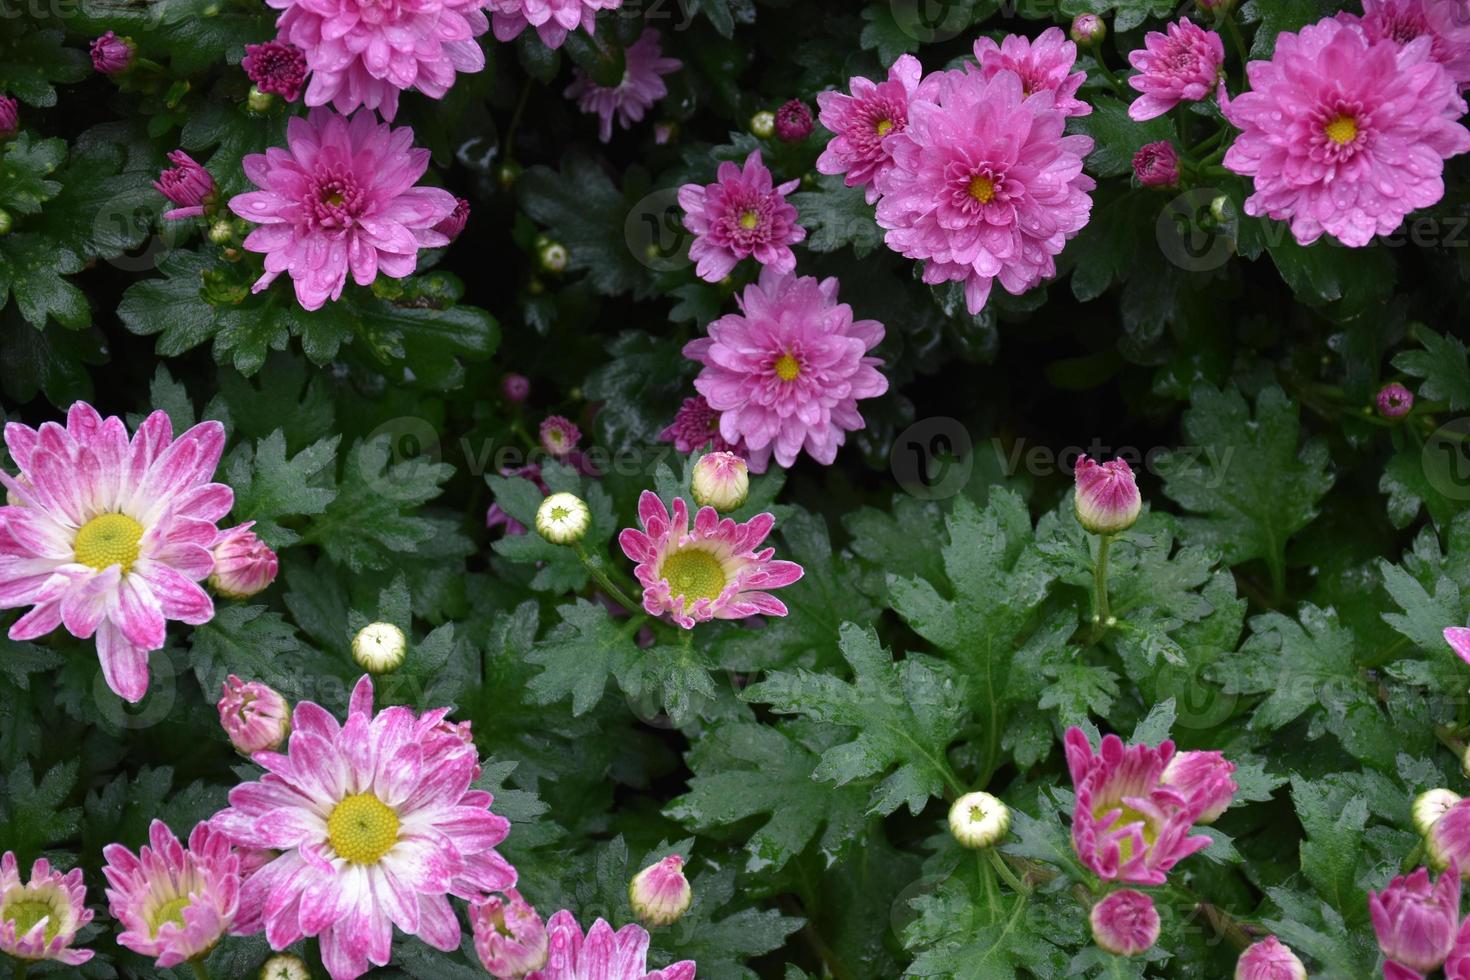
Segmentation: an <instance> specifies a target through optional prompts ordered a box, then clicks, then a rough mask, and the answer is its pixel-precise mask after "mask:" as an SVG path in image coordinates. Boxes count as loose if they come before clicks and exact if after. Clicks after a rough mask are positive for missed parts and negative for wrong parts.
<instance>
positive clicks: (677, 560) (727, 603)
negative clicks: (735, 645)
mask: <svg viewBox="0 0 1470 980" xmlns="http://www.w3.org/2000/svg"><path fill="white" fill-rule="evenodd" d="M638 521H639V523H640V524H642V525H643V530H641V531H640V530H638V529H636V528H631V527H630V528H624V529H623V532H622V533H621V534H619V535H618V544H619V545H621V546H622V549H623V554H625V555H627V556H628V558H629V559H630V560H631V561H635V562H637V563H638V567H637V568H636V569H634V571H633V574H634V575H635V576H636V577H637V578H638V582H639V584H640V585H642V586H643V608H644V609H645V610H647V611H648V613H649V614H650V615H653V616H660V615H663V614H664V613H668V614H669V618H670V619H672V620H673V621H674V622H675V623H678V624H679V625H680V626H682V627H684V628H685V629H693V628H694V624H695V623H702V622H705V621H707V620H711V619H744V618H745V617H747V616H754V615H756V614H757V613H760V614H762V615H766V616H784V615H786V604H785V603H784V602H782V601H781V600H780V599H777V598H776V597H775V596H773V595H771V594H770V593H769V592H768V591H766V590H767V589H779V588H781V587H782V586H785V585H790V584H791V583H792V582H795V581H796V580H797V579H799V578H801V576H802V568H801V566H800V565H798V564H797V563H796V562H794V561H778V560H776V559H774V558H773V557H772V556H773V555H775V553H776V549H775V548H763V549H761V550H760V551H757V550H756V549H757V548H760V545H761V542H763V541H765V540H766V536H767V535H769V534H770V533H771V528H772V527H773V526H774V525H775V523H776V519H775V518H774V517H772V516H771V515H770V514H757V515H756V516H754V517H752V518H751V519H750V520H748V521H746V522H745V523H744V524H737V523H735V521H734V520H732V519H731V518H728V517H726V518H721V517H720V515H719V512H718V511H716V510H715V509H714V508H713V507H701V508H699V513H697V514H695V515H694V526H693V527H690V525H689V505H688V504H686V503H685V502H684V498H683V497H676V498H674V508H673V514H672V516H671V515H670V513H669V511H667V510H665V509H664V504H663V501H662V500H660V499H659V498H658V494H656V493H654V492H653V491H652V490H645V491H643V495H642V496H641V497H639V498H638Z"/></svg>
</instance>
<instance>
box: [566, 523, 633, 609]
mask: <svg viewBox="0 0 1470 980" xmlns="http://www.w3.org/2000/svg"><path fill="white" fill-rule="evenodd" d="M572 547H573V548H575V549H576V551H577V557H578V558H580V559H581V560H582V565H583V567H585V568H586V569H587V572H588V574H590V575H591V576H592V577H593V579H595V580H596V581H597V584H598V585H600V586H602V589H603V591H604V592H606V593H607V594H608V595H610V596H612V598H613V600H614V601H616V602H617V604H618V605H620V606H622V607H623V608H624V609H626V610H628V612H630V613H632V612H637V611H638V609H640V608H641V606H640V604H639V603H638V602H635V601H634V600H633V599H630V598H629V597H628V594H627V593H626V592H624V591H623V590H622V589H620V588H618V586H617V583H616V582H614V581H613V580H612V579H611V578H610V577H609V576H608V574H607V570H606V569H604V568H603V567H602V561H601V559H598V558H594V557H593V556H592V555H590V554H588V553H587V549H586V548H585V547H584V546H583V545H582V542H580V541H574V542H572Z"/></svg>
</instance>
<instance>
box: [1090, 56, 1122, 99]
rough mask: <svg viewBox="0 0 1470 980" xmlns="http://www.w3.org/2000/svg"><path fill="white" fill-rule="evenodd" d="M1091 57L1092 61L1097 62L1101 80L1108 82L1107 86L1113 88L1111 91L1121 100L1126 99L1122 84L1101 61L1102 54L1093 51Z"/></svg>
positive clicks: (1104, 62) (1105, 63)
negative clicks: (1101, 76) (1120, 97)
mask: <svg viewBox="0 0 1470 980" xmlns="http://www.w3.org/2000/svg"><path fill="white" fill-rule="evenodd" d="M1092 57H1093V59H1094V60H1096V61H1097V70H1098V71H1100V72H1102V75H1103V78H1105V79H1107V80H1108V84H1109V85H1111V86H1112V87H1113V91H1114V92H1117V93H1118V94H1119V95H1120V96H1122V97H1123V98H1127V97H1128V90H1127V89H1126V88H1124V87H1123V83H1122V82H1121V81H1119V80H1118V76H1117V75H1115V74H1113V70H1112V69H1111V68H1109V67H1108V63H1107V62H1106V61H1104V60H1103V56H1102V52H1101V51H1095V52H1093V55H1092Z"/></svg>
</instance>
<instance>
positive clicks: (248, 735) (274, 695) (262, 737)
mask: <svg viewBox="0 0 1470 980" xmlns="http://www.w3.org/2000/svg"><path fill="white" fill-rule="evenodd" d="M219 723H220V727H222V728H223V729H224V730H225V734H226V735H228V736H229V738H230V744H231V745H233V746H234V747H235V751H237V752H239V753H240V754H242V755H246V756H252V755H254V754H255V753H257V752H274V751H276V750H277V749H279V748H280V747H281V745H282V744H283V743H284V742H285V741H286V736H287V735H289V734H290V733H291V705H289V704H288V703H286V699H285V698H284V697H282V696H281V694H280V692H278V691H276V690H275V689H273V688H271V687H270V686H268V685H266V684H262V683H261V682H260V681H250V682H249V683H248V684H247V683H246V682H245V681H242V680H240V678H238V677H236V676H235V675H234V674H231V675H230V676H229V677H227V678H226V679H225V682H224V684H223V685H221V690H220V699H219Z"/></svg>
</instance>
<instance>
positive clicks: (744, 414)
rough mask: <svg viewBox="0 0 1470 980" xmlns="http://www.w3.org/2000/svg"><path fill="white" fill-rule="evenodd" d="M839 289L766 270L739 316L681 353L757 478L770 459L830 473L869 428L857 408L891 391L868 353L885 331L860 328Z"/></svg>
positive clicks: (867, 323) (870, 323)
mask: <svg viewBox="0 0 1470 980" xmlns="http://www.w3.org/2000/svg"><path fill="white" fill-rule="evenodd" d="M837 287H838V283H837V279H836V277H832V278H828V279H824V280H821V281H820V282H819V281H817V279H816V278H814V277H812V276H797V275H792V274H785V273H779V272H776V271H775V270H773V269H769V268H768V269H762V270H761V274H760V279H758V280H757V281H756V282H754V283H751V284H750V285H749V286H746V287H745V292H744V293H743V294H742V295H741V296H739V297H737V300H736V302H737V303H738V304H739V306H740V312H738V313H729V314H726V315H725V316H722V317H720V318H719V319H718V320H716V321H714V322H713V323H711V324H710V325H709V336H708V337H701V338H699V339H697V340H691V341H690V342H689V343H687V344H685V345H684V356H685V357H687V358H689V359H690V360H694V361H698V362H699V363H701V364H703V365H704V368H703V370H701V371H700V372H699V376H698V377H697V378H695V379H694V387H695V389H696V390H697V391H698V392H699V393H700V394H701V395H703V396H704V397H705V398H706V399H707V400H708V402H709V406H710V408H712V409H714V410H715V411H717V412H719V413H720V435H721V436H723V437H724V438H725V440H726V441H727V442H731V443H735V442H738V443H740V445H741V446H743V447H744V448H743V450H742V455H744V456H745V459H746V462H747V463H749V464H750V468H751V470H752V471H754V472H756V473H764V472H765V471H766V467H767V466H768V465H769V463H770V459H771V456H772V454H774V455H775V457H776V462H778V463H780V464H781V465H782V466H790V465H791V464H792V463H794V462H796V457H797V454H798V453H800V452H801V451H802V450H803V449H805V450H806V452H807V454H808V455H810V456H811V457H812V458H813V459H815V460H816V461H817V462H819V463H821V464H822V465H824V466H827V465H830V464H831V463H832V461H833V460H834V459H836V458H837V450H838V448H839V447H840V446H841V445H842V444H843V442H845V441H846V439H847V433H849V432H856V431H857V430H859V429H861V428H862V427H863V425H864V424H865V423H864V422H863V417H862V415H861V414H860V413H859V412H858V407H857V403H858V401H859V400H860V399H863V398H874V397H877V396H878V395H881V394H883V393H884V392H885V391H887V390H888V379H887V378H885V377H884V376H883V373H882V372H881V371H879V370H878V368H879V366H880V365H881V364H882V363H883V361H882V359H881V358H877V357H872V356H870V355H869V353H868V352H869V351H871V350H872V349H873V348H874V347H877V346H878V344H879V343H880V342H881V341H882V340H883V324H881V323H879V322H878V321H877V320H854V319H853V316H852V307H850V306H848V305H847V304H846V303H839V302H838V301H837Z"/></svg>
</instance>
